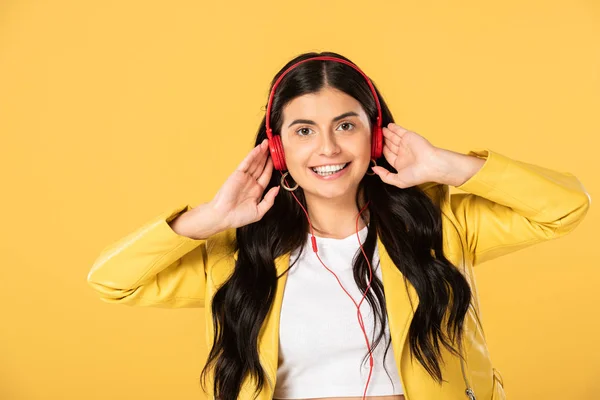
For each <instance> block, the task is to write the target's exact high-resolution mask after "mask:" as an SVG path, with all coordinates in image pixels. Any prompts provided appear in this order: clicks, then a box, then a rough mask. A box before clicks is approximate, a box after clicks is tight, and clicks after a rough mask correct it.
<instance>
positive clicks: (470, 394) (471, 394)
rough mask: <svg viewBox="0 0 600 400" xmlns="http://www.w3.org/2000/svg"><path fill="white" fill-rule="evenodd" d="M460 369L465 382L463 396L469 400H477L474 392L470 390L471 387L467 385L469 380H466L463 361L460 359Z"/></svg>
mask: <svg viewBox="0 0 600 400" xmlns="http://www.w3.org/2000/svg"><path fill="white" fill-rule="evenodd" d="M460 369H461V371H462V375H463V379H464V380H465V385H466V386H467V388H466V389H465V394H466V395H467V397H468V398H469V400H477V399H476V398H475V392H474V391H473V389H472V388H471V385H469V380H468V379H467V374H466V373H465V365H464V360H463V359H462V358H461V359H460Z"/></svg>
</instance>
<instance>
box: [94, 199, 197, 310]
mask: <svg viewBox="0 0 600 400" xmlns="http://www.w3.org/2000/svg"><path fill="white" fill-rule="evenodd" d="M189 210H191V207H190V206H189V205H182V206H178V207H175V208H173V209H171V210H168V211H166V212H164V213H163V214H161V215H159V216H157V217H156V218H153V219H152V220H150V221H148V222H147V223H146V224H144V225H143V226H142V227H140V228H139V229H137V230H136V231H134V232H132V233H131V234H129V235H127V236H125V237H124V238H122V239H120V240H118V241H116V242H114V243H112V244H111V245H109V246H107V247H105V248H104V249H103V250H102V252H101V253H100V255H99V257H98V258H97V259H96V261H95V262H94V264H93V266H92V268H91V270H90V271H89V273H88V276H87V282H88V284H89V285H90V286H91V287H92V288H93V289H94V290H95V291H96V292H97V293H98V294H99V295H100V299H101V300H103V301H104V302H107V303H120V304H127V305H135V306H153V307H169V308H180V307H204V289H205V285H206V272H205V265H206V262H207V252H206V240H205V239H204V238H203V239H194V238H191V237H188V236H184V235H183V234H181V235H180V234H178V233H176V232H175V231H174V230H173V228H172V227H171V225H170V222H171V221H172V220H174V219H175V218H177V217H179V216H180V215H181V214H183V213H185V212H187V211H189Z"/></svg>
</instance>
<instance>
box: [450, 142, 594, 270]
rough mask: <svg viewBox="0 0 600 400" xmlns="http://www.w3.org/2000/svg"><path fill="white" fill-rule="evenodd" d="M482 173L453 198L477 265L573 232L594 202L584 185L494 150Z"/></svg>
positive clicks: (488, 154)
mask: <svg viewBox="0 0 600 400" xmlns="http://www.w3.org/2000/svg"><path fill="white" fill-rule="evenodd" d="M468 155H471V156H477V157H481V158H484V159H485V160H486V161H485V163H484V164H483V166H482V167H481V169H480V170H479V171H477V172H476V173H475V174H474V175H473V176H472V177H471V178H470V179H468V180H467V181H466V182H464V183H463V184H462V185H460V186H457V188H458V189H460V190H462V191H465V192H467V193H457V194H452V195H451V196H450V206H451V208H452V211H453V213H454V215H455V217H456V219H457V221H458V224H459V226H460V228H462V231H463V235H464V237H465V238H466V246H467V248H466V251H467V252H468V254H470V256H471V259H472V263H473V265H476V264H480V263H482V262H484V261H487V260H491V259H493V258H496V257H499V256H501V255H504V254H507V253H510V252H513V251H516V250H519V249H522V248H525V247H527V246H530V245H532V244H535V243H538V242H542V241H545V240H550V239H555V238H559V237H561V236H564V235H566V234H567V233H569V232H571V231H572V230H573V229H575V227H576V226H577V225H578V224H579V223H580V222H581V221H582V220H583V218H584V217H585V215H586V213H587V211H588V209H589V207H590V204H591V197H590V195H589V194H588V193H587V192H586V190H585V188H584V187H583V185H582V184H581V182H580V181H579V180H578V179H577V178H576V177H575V176H574V175H573V174H570V173H567V172H557V171H553V170H550V169H547V168H543V167H540V166H537V165H532V164H527V163H525V162H521V161H517V160H513V159H511V158H509V157H506V156H504V155H501V154H499V153H497V152H494V151H492V150H490V149H485V150H480V149H478V150H474V151H470V152H469V153H468Z"/></svg>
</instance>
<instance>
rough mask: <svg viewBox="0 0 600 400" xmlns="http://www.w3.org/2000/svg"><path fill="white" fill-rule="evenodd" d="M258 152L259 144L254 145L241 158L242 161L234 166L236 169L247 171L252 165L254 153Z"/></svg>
mask: <svg viewBox="0 0 600 400" xmlns="http://www.w3.org/2000/svg"><path fill="white" fill-rule="evenodd" d="M259 152H260V145H257V146H256V147H254V148H253V149H252V150H251V151H250V152H249V153H248V154H247V155H246V157H245V158H244V159H243V160H242V162H241V163H240V164H239V165H238V167H237V168H236V171H242V172H247V171H248V169H249V168H250V166H251V165H252V163H253V161H254V159H255V158H256V155H257V154H258V153H259Z"/></svg>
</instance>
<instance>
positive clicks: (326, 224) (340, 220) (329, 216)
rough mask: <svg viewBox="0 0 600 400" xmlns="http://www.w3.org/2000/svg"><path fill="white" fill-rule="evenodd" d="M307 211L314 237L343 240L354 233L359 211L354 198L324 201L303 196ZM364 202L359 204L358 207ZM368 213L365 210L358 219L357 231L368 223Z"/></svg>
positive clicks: (306, 195)
mask: <svg viewBox="0 0 600 400" xmlns="http://www.w3.org/2000/svg"><path fill="white" fill-rule="evenodd" d="M305 197H306V204H307V206H308V208H307V211H308V215H309V217H310V222H311V224H312V227H313V230H314V234H315V236H320V237H327V238H336V239H343V238H346V237H348V236H350V235H352V234H353V233H356V218H357V217H358V213H359V212H360V209H359V208H358V207H357V206H356V202H355V197H354V196H346V197H344V198H339V199H324V198H320V197H314V196H311V195H309V194H308V193H306V194H305ZM364 204H365V202H364V201H361V202H360V207H361V208H362V207H363V206H364ZM368 217H369V211H368V209H365V210H364V211H363V213H362V214H361V216H360V217H359V218H358V230H361V229H363V228H364V227H365V226H366V225H367V223H368V220H369V219H368Z"/></svg>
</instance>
